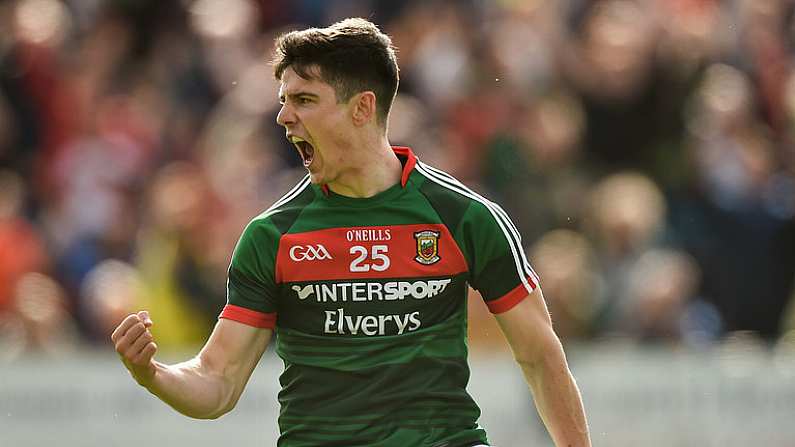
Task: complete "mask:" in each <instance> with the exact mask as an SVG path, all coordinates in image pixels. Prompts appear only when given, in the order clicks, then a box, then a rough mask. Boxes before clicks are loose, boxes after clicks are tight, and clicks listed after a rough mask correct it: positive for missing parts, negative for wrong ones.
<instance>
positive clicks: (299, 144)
mask: <svg viewBox="0 0 795 447" xmlns="http://www.w3.org/2000/svg"><path fill="white" fill-rule="evenodd" d="M290 142H292V143H293V145H295V147H296V148H297V149H298V153H299V154H301V160H303V161H304V167H305V168H308V167H309V165H311V164H312V160H314V158H315V148H314V147H312V145H311V144H309V142H308V141H306V140H304V139H303V138H300V137H295V136H293V137H290Z"/></svg>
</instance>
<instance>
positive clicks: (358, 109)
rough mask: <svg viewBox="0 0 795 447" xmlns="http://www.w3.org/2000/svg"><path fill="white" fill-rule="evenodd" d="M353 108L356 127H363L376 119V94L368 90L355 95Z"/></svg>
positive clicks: (352, 99)
mask: <svg viewBox="0 0 795 447" xmlns="http://www.w3.org/2000/svg"><path fill="white" fill-rule="evenodd" d="M351 106H352V109H351V117H352V118H353V124H354V125H355V126H363V125H365V124H367V123H369V122H370V121H372V120H373V119H375V116H376V113H377V112H376V107H375V93H373V92H371V91H369V90H368V91H364V92H361V93H358V94H356V95H354V96H353V98H351Z"/></svg>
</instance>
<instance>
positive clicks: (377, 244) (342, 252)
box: [276, 224, 467, 283]
mask: <svg viewBox="0 0 795 447" xmlns="http://www.w3.org/2000/svg"><path fill="white" fill-rule="evenodd" d="M466 270H467V263H466V260H465V259H464V255H463V254H462V253H461V250H459V248H458V245H457V244H456V243H455V241H454V240H453V237H452V235H451V234H450V232H449V231H448V230H447V227H445V226H444V225H443V224H417V225H391V226H381V227H341V228H329V229H325V230H317V231H309V232H305V233H295V234H285V235H283V236H282V237H281V240H280V242H279V251H278V253H277V256H276V282H277V283H285V282H297V281H325V280H339V279H360V278H417V277H429V276H450V275H455V274H458V273H462V272H465V271H466Z"/></svg>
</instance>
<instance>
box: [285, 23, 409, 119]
mask: <svg viewBox="0 0 795 447" xmlns="http://www.w3.org/2000/svg"><path fill="white" fill-rule="evenodd" d="M287 67H291V68H292V69H293V70H294V71H295V73H296V74H297V75H298V76H300V77H302V78H304V79H314V78H319V79H320V80H321V81H323V82H325V83H327V84H329V85H331V87H332V88H334V91H335V93H336V96H337V101H338V102H345V101H348V100H349V99H351V97H352V96H353V95H355V94H357V93H359V92H363V91H367V90H370V91H372V92H373V93H375V97H376V106H377V116H378V121H379V123H381V124H385V123H386V118H387V116H388V115H389V109H390V108H391V107H392V101H393V100H394V98H395V94H396V93H397V87H398V71H399V69H398V65H397V58H396V57H395V48H394V47H393V46H392V39H390V38H389V36H387V35H386V34H384V33H382V32H381V30H379V29H378V27H377V26H376V25H375V24H373V23H372V22H370V21H368V20H365V19H361V18H354V19H345V20H343V21H341V22H337V23H335V24H333V25H331V26H329V27H328V28H309V29H305V30H302V31H291V32H288V33H285V34H282V35H280V36H279V37H277V38H276V50H275V55H274V58H273V68H274V70H273V71H274V74H275V75H276V79H279V80H281V78H282V74H283V73H284V70H286V69H287ZM315 67H317V68H318V69H319V73H318V74H317V76H315V75H314V74H313V73H311V72H310V71H311V70H312V69H313V68H315Z"/></svg>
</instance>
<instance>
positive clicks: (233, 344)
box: [199, 318, 273, 386]
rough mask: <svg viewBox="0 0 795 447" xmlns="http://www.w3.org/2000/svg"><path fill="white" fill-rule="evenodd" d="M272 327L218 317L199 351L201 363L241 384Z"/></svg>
mask: <svg viewBox="0 0 795 447" xmlns="http://www.w3.org/2000/svg"><path fill="white" fill-rule="evenodd" d="M272 335H273V330H272V329H264V328H258V327H253V326H249V325H246V324H243V323H240V322H237V321H234V320H230V319H227V318H220V319H219V320H218V323H216V325H215V329H213V332H212V334H210V338H209V339H208V340H207V343H206V344H205V345H204V348H202V350H201V352H200V353H199V358H200V360H201V363H202V366H203V367H205V368H207V369H208V370H210V371H212V372H213V373H214V374H219V375H222V376H223V377H225V378H226V379H230V380H232V381H233V382H235V384H236V385H238V386H242V385H245V383H246V382H247V381H248V378H249V376H251V373H252V372H253V371H254V368H255V367H256V366H257V363H258V362H259V359H260V358H261V357H262V353H263V352H265V349H266V348H267V347H268V343H270V340H271V337H272Z"/></svg>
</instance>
